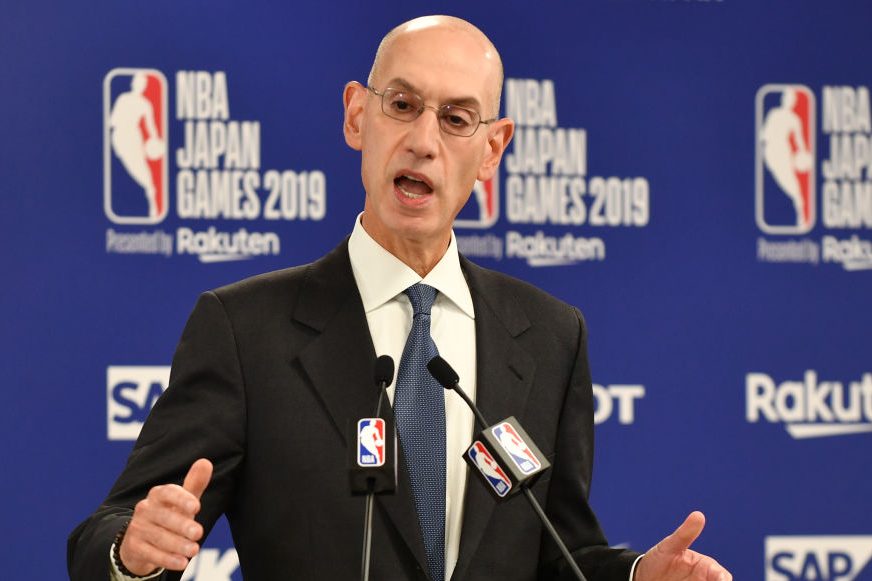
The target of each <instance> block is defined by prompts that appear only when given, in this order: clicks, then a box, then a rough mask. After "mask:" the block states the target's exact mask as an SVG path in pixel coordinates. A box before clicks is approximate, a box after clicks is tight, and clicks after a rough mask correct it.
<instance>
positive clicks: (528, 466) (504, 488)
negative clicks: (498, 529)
mask: <svg viewBox="0 0 872 581" xmlns="http://www.w3.org/2000/svg"><path fill="white" fill-rule="evenodd" d="M427 370H428V371H429V372H430V375H432V376H433V378H434V379H436V381H438V382H439V383H440V384H441V385H442V387H444V388H445V389H448V390H453V391H455V392H457V394H458V395H459V396H460V397H461V398H463V401H465V402H466V405H468V406H469V408H470V409H471V410H472V413H474V414H475V419H476V422H477V423H478V425H479V427H480V428H481V432H479V433H478V435H477V436H476V439H475V440H474V441H473V443H472V446H470V447H469V449H468V450H467V451H466V453H465V454H464V455H463V459H464V460H466V463H467V464H469V466H470V467H471V468H473V470H472V472H473V473H474V474H477V475H478V477H479V480H481V482H482V483H483V484H484V485H485V487H486V488H487V489H488V490H489V491H490V493H491V495H492V496H493V497H494V498H495V499H496V500H497V502H500V501H503V500H505V499H507V498H509V497H511V496H514V495H515V494H517V493H519V492H523V493H524V496H526V497H527V500H528V501H529V502H530V506H532V507H533V510H534V511H535V513H536V515H537V516H538V517H539V520H540V521H542V525H543V526H544V527H545V529H546V530H547V531H548V533H549V534H550V535H551V538H552V539H553V540H554V542H555V543H556V544H557V547H558V548H559V549H560V552H561V553H562V554H563V558H564V559H566V562H567V564H568V565H569V567H570V569H572V572H573V573H574V574H575V577H576V579H579V581H587V578H586V577H585V576H584V574H583V573H582V572H581V569H579V568H578V565H577V564H576V563H575V560H573V558H572V555H570V554H569V549H567V548H566V544H565V543H564V542H563V540H562V539H561V538H560V535H558V534H557V530H556V529H555V528H554V525H553V524H551V521H550V520H549V519H548V516H547V515H546V514H545V511H544V510H542V506H541V505H540V504H539V501H537V500H536V497H535V496H533V492H532V491H531V490H530V486H532V484H533V483H534V482H535V481H536V479H537V478H538V477H539V476H541V475H542V473H543V472H545V471H546V470H548V469H549V468H551V463H550V462H548V460H547V459H546V458H545V456H544V455H543V454H542V452H541V451H540V450H539V448H537V447H536V444H534V443H533V439H532V438H530V436H529V435H528V434H527V432H526V431H525V430H524V429H523V428H522V427H521V424H520V423H519V422H518V420H516V419H515V417H514V416H510V417H508V418H506V419H504V420H503V421H501V422H499V423H497V424H494V425H492V426H489V425H488V421H487V420H486V419H485V417H484V414H482V413H481V410H480V409H478V406H477V405H475V402H473V401H472V400H471V399H469V396H468V395H466V392H465V391H463V389H461V387H460V383H459V382H460V377H459V376H458V375H457V372H456V371H454V369H453V368H452V367H451V365H449V364H448V362H447V361H445V360H444V359H442V358H441V357H439V356H438V355H437V356H436V357H434V358H433V359H431V360H430V361H429V362H428V363H427Z"/></svg>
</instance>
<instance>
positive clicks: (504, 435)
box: [491, 422, 542, 474]
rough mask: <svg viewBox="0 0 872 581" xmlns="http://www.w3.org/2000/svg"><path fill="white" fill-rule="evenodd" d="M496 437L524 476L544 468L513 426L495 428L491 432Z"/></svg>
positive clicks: (506, 425) (507, 423)
mask: <svg viewBox="0 0 872 581" xmlns="http://www.w3.org/2000/svg"><path fill="white" fill-rule="evenodd" d="M491 431H492V432H493V434H494V436H495V437H496V439H497V441H498V442H499V443H500V446H502V447H503V450H505V451H506V452H508V453H509V456H510V457H511V458H512V462H514V463H515V465H516V466H517V467H518V470H520V471H521V472H523V473H524V474H532V473H533V472H535V471H536V470H538V469H539V468H541V467H542V463H541V462H539V459H538V458H536V455H535V454H533V451H532V450H530V447H529V446H527V443H526V442H524V439H523V438H521V436H520V435H519V434H518V432H517V431H515V428H513V427H512V424H510V423H509V422H503V423H501V424H499V425H498V426H495V427H494V428H493V429H492V430H491Z"/></svg>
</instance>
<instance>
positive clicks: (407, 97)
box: [367, 87, 496, 137]
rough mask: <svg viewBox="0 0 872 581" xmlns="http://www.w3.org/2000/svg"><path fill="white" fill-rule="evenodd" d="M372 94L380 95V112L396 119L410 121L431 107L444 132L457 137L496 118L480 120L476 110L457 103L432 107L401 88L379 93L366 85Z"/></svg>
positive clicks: (419, 97) (469, 133) (466, 135)
mask: <svg viewBox="0 0 872 581" xmlns="http://www.w3.org/2000/svg"><path fill="white" fill-rule="evenodd" d="M367 89H369V90H370V91H371V92H372V94H373V95H375V96H377V97H381V108H382V112H383V113H384V114H385V115H387V116H388V117H390V118H391V119H396V120H397V121H404V122H406V123H410V122H412V121H414V120H415V119H417V118H418V117H420V116H421V113H423V112H424V109H433V111H434V112H435V113H436V118H437V119H438V120H439V128H440V129H441V130H442V131H444V132H445V133H448V134H451V135H457V136H459V137H472V135H473V134H474V133H475V132H476V131H478V126H479V125H488V124H490V123H493V122H494V121H496V118H493V119H488V120H486V121H482V119H481V115H479V114H478V112H477V111H473V110H472V109H467V108H466V107H461V106H459V105H442V106H441V107H432V106H430V105H425V104H424V97H422V96H421V95H416V94H415V93H412V92H409V91H403V90H401V89H391V88H387V89H385V90H384V91H382V92H381V93H379V92H378V91H376V90H375V89H373V88H372V87H367Z"/></svg>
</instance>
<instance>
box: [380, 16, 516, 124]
mask: <svg viewBox="0 0 872 581" xmlns="http://www.w3.org/2000/svg"><path fill="white" fill-rule="evenodd" d="M434 31H445V32H449V33H453V34H457V35H460V36H463V37H465V38H466V39H467V40H469V41H472V43H474V45H475V46H476V48H477V49H478V50H480V56H481V57H482V58H483V59H484V60H485V62H487V63H489V64H490V66H491V69H490V71H483V72H482V74H483V75H485V74H490V73H493V75H494V81H493V83H492V84H493V87H492V91H493V92H492V102H491V103H489V107H490V108H492V110H489V111H482V116H483V117H485V118H494V117H498V116H499V113H500V96H501V94H502V88H503V61H502V59H501V58H500V53H499V52H498V51H497V48H496V47H495V46H494V44H493V43H492V42H491V41H490V39H489V38H488V37H487V36H485V34H484V33H483V32H482V31H481V30H479V29H478V28H476V27H475V26H474V25H472V24H471V23H469V22H467V21H466V20H463V19H461V18H456V17H454V16H421V17H419V18H415V19H413V20H409V21H408V22H404V23H402V24H400V25H399V26H397V27H395V28H394V29H392V30H391V31H390V32H388V33H387V34H386V35H385V37H384V38H383V39H382V41H381V43H379V45H378V50H377V51H376V53H375V60H374V61H373V63H372V68H371V69H370V71H369V77H368V78H367V84H368V85H369V86H374V85H378V84H379V82H380V81H381V80H382V79H381V70H382V67H383V64H384V62H385V61H386V60H387V59H388V58H389V56H390V55H391V53H392V51H393V49H394V48H395V47H396V46H397V45H398V43H397V41H398V40H404V41H405V40H413V39H414V37H415V35H417V34H426V33H428V32H434ZM400 44H401V43H400ZM379 88H384V87H379Z"/></svg>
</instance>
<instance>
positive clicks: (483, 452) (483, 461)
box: [466, 440, 512, 497]
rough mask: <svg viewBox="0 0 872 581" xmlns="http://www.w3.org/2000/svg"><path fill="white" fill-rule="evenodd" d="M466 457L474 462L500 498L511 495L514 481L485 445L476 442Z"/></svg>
mask: <svg viewBox="0 0 872 581" xmlns="http://www.w3.org/2000/svg"><path fill="white" fill-rule="evenodd" d="M466 455H467V456H469V459H470V460H472V461H473V463H474V464H475V466H476V467H477V468H478V470H479V472H481V473H482V475H483V476H484V477H485V480H487V481H488V484H490V485H491V488H493V489H494V492H496V493H497V495H498V496H501V497H502V496H505V495H507V494H508V493H509V491H510V490H511V489H512V481H511V480H509V477H508V476H506V473H505V472H503V469H502V468H500V466H499V464H497V462H496V460H494V457H493V456H491V455H490V452H488V451H487V448H485V447H484V444H482V443H481V442H479V441H478V440H476V441H475V442H473V443H472V446H471V447H470V448H469V450H468V451H467V452H466Z"/></svg>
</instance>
